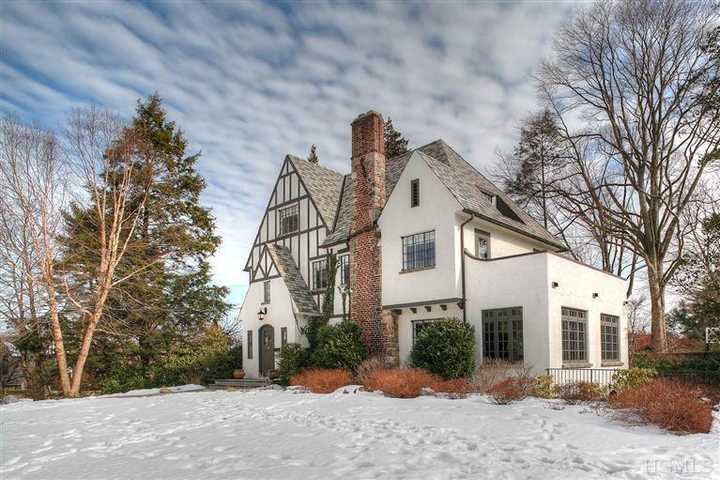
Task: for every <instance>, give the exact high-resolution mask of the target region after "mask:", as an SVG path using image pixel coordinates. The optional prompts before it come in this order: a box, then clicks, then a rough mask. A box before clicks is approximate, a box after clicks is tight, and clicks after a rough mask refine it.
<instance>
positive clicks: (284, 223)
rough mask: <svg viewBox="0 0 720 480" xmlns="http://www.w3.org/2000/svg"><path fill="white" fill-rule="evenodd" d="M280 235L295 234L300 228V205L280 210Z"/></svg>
mask: <svg viewBox="0 0 720 480" xmlns="http://www.w3.org/2000/svg"><path fill="white" fill-rule="evenodd" d="M279 215H280V235H287V234H289V233H293V232H297V231H298V230H299V228H300V205H299V204H297V203H296V204H295V205H290V206H289V207H285V208H282V209H280V212H279Z"/></svg>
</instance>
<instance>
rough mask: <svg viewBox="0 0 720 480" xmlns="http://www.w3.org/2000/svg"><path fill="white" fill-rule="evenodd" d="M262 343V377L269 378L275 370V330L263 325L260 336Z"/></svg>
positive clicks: (260, 349) (270, 326)
mask: <svg viewBox="0 0 720 480" xmlns="http://www.w3.org/2000/svg"><path fill="white" fill-rule="evenodd" d="M258 337H259V338H258V340H259V341H260V348H259V351H260V375H262V376H267V374H268V373H269V372H270V370H272V369H274V368H275V329H274V328H273V326H272V325H263V326H262V327H261V328H260V332H259V335H258Z"/></svg>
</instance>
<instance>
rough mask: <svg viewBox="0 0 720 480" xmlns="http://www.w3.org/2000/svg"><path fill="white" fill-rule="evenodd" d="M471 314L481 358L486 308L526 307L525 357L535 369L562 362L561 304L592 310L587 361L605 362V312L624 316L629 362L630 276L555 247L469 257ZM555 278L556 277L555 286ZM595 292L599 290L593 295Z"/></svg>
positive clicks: (623, 353)
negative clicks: (602, 356) (602, 350)
mask: <svg viewBox="0 0 720 480" xmlns="http://www.w3.org/2000/svg"><path fill="white" fill-rule="evenodd" d="M466 268H467V319H468V322H470V323H472V324H473V325H474V326H475V332H476V341H477V343H476V352H477V360H478V364H479V363H480V362H481V360H482V311H483V310H485V309H492V308H508V307H522V308H523V347H524V358H525V363H526V364H528V365H531V366H532V367H533V370H534V371H535V372H536V373H543V371H544V369H545V368H560V367H562V366H563V362H562V331H561V309H562V307H570V308H577V309H580V310H586V311H587V312H588V315H587V318H588V344H587V348H588V362H589V364H590V365H591V366H592V367H593V368H601V367H603V366H605V365H603V364H602V362H601V359H600V314H601V313H605V314H610V315H617V316H618V317H620V332H619V341H620V357H621V360H622V362H623V365H622V366H624V367H627V362H628V351H627V341H626V339H627V320H626V318H625V315H624V301H625V289H626V284H625V281H624V280H622V279H620V278H617V277H615V276H613V275H609V274H607V273H605V272H601V271H598V270H595V269H593V268H590V267H588V266H585V265H581V264H578V263H575V262H573V261H571V260H568V259H566V258H564V257H561V256H558V255H555V254H551V253H537V254H530V255H521V256H516V257H508V258H502V259H499V260H492V261H481V260H475V259H472V258H467V264H466ZM552 282H557V283H558V286H557V287H556V288H553V287H552ZM593 293H598V296H597V297H596V298H593Z"/></svg>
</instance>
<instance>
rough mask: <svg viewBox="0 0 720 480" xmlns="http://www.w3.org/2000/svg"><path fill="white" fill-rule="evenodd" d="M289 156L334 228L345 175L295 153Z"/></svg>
mask: <svg viewBox="0 0 720 480" xmlns="http://www.w3.org/2000/svg"><path fill="white" fill-rule="evenodd" d="M287 157H288V160H290V162H291V163H292V165H293V167H295V170H296V171H297V172H298V175H300V179H301V180H302V182H303V185H305V188H306V189H307V190H308V193H309V194H310V197H312V200H313V202H315V206H316V207H317V209H318V210H319V211H320V216H321V217H322V218H323V220H324V221H325V224H326V225H327V226H328V228H332V225H333V220H335V214H336V212H337V208H338V205H339V199H340V192H341V189H342V184H343V175H342V174H340V173H338V172H336V171H335V170H330V169H329V168H325V167H321V166H320V165H318V164H317V163H313V162H309V161H307V160H305V159H303V158H300V157H296V156H294V155H288V156H287Z"/></svg>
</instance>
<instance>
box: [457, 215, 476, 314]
mask: <svg viewBox="0 0 720 480" xmlns="http://www.w3.org/2000/svg"><path fill="white" fill-rule="evenodd" d="M469 215H470V217H468V219H467V220H465V221H464V222H463V223H462V224H461V225H460V285H461V286H462V293H461V299H460V303H461V308H462V311H463V323H467V309H466V308H465V300H466V298H465V225H467V224H468V223H470V222H471V221H472V219H473V218H475V216H474V215H473V214H471V213H470V214H469Z"/></svg>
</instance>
